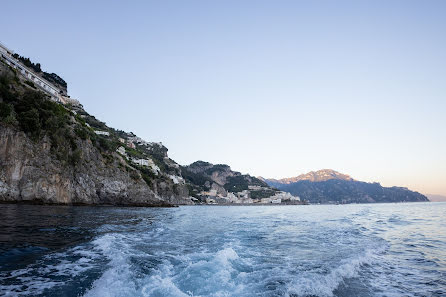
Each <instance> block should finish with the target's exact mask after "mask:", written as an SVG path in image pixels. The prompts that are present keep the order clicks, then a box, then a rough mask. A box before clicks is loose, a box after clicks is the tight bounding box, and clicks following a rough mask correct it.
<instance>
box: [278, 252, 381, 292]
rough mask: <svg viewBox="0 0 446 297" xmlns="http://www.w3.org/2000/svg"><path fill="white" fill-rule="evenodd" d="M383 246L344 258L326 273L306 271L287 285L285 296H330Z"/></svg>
mask: <svg viewBox="0 0 446 297" xmlns="http://www.w3.org/2000/svg"><path fill="white" fill-rule="evenodd" d="M383 250H384V248H379V249H375V250H367V251H366V252H365V253H364V254H363V255H361V256H358V257H354V258H349V259H346V260H344V261H342V262H343V264H341V265H340V266H338V267H336V268H334V269H332V270H331V271H330V273H328V274H317V273H306V274H304V275H303V276H302V277H297V279H295V280H294V281H293V282H292V283H290V285H289V286H288V290H287V295H286V296H295V295H297V296H307V295H314V296H321V297H331V296H333V292H334V291H335V290H336V289H337V288H338V287H339V286H340V285H341V284H342V283H343V282H344V281H345V280H346V279H349V278H353V277H356V276H358V272H359V271H360V269H361V267H362V266H363V265H365V264H371V263H372V262H373V261H374V260H375V259H376V256H377V254H379V253H381V252H382V251H383Z"/></svg>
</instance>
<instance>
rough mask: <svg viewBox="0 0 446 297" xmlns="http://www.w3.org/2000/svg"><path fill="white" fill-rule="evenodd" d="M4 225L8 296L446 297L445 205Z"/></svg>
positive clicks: (95, 213) (81, 210) (5, 221)
mask: <svg viewBox="0 0 446 297" xmlns="http://www.w3.org/2000/svg"><path fill="white" fill-rule="evenodd" d="M0 215H1V216H0V296H67V297H68V296H70V297H71V296H72V297H74V296H76V297H77V296H154V297H156V296H215V297H217V296H218V297H220V296H446V203H411V204H410V203H407V204H402V203H401V204H367V205H308V206H304V205H295V206H291V205H290V206H185V207H179V208H115V207H62V206H30V205H0Z"/></svg>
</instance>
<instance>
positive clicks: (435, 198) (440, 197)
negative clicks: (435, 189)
mask: <svg viewBox="0 0 446 297" xmlns="http://www.w3.org/2000/svg"><path fill="white" fill-rule="evenodd" d="M426 196H427V198H429V200H430V201H432V202H446V196H443V195H435V194H427V195H426Z"/></svg>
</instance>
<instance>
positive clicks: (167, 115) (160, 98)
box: [0, 0, 446, 195]
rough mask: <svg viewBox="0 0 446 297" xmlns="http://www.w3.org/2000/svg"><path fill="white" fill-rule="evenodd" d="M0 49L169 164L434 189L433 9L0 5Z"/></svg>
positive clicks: (442, 152) (441, 41) (358, 4)
mask: <svg viewBox="0 0 446 297" xmlns="http://www.w3.org/2000/svg"><path fill="white" fill-rule="evenodd" d="M1 10H2V13H1V14H2V17H1V18H0V28H1V30H0V42H3V43H4V44H6V45H7V46H8V47H10V48H11V49H13V50H15V51H16V52H18V53H20V54H22V55H25V56H29V57H31V59H32V60H34V61H38V62H40V63H41V64H42V66H43V68H44V70H46V71H50V72H56V73H58V74H59V75H60V76H62V77H63V78H64V79H65V80H66V81H67V82H68V91H69V93H70V94H71V96H72V97H75V98H77V99H79V100H80V101H81V103H82V104H83V105H84V107H85V109H86V110H87V111H88V112H90V113H92V114H94V115H96V116H97V117H98V118H99V119H101V120H103V121H105V122H106V123H107V124H109V125H110V126H112V127H115V128H119V129H122V130H126V131H132V132H134V133H135V134H137V135H139V136H141V137H143V138H144V139H146V140H148V141H161V142H163V143H164V144H165V145H166V146H167V147H168V148H169V155H170V156H171V157H172V158H173V159H174V160H176V161H177V162H179V163H180V164H188V163H191V162H193V161H195V160H205V161H210V162H213V163H227V164H229V165H230V166H231V167H232V168H233V169H235V170H239V171H242V172H243V173H250V174H253V175H262V176H264V177H275V178H281V177H289V176H295V175H298V174H300V173H304V172H307V171H310V170H317V169H322V168H332V169H335V170H338V171H341V172H343V173H347V174H350V175H352V176H353V177H354V178H356V179H360V180H365V181H380V182H381V183H382V184H383V185H386V186H390V185H399V186H407V187H409V188H411V189H414V190H418V191H421V192H423V193H437V194H444V195H446V132H445V128H446V119H445V111H446V1H392V0H385V1H376V0H375V1H359V0H358V1H357V0H355V1H2V6H1Z"/></svg>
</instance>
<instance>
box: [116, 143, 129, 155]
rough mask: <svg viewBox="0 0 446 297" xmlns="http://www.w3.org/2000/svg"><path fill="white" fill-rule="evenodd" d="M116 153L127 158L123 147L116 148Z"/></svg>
mask: <svg viewBox="0 0 446 297" xmlns="http://www.w3.org/2000/svg"><path fill="white" fill-rule="evenodd" d="M116 151H117V152H118V153H120V154H121V155H123V156H125V157H127V153H126V152H125V148H124V147H123V146H120V147H118V149H117V150H116Z"/></svg>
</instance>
